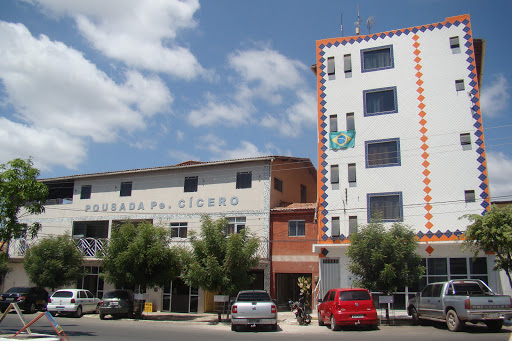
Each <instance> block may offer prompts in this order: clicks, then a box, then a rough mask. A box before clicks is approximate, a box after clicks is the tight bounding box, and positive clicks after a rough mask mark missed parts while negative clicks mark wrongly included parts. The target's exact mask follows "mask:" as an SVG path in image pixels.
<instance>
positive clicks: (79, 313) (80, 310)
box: [75, 305, 84, 317]
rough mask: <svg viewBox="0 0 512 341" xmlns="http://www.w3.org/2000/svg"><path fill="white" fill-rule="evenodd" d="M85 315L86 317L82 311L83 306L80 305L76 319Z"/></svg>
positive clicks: (76, 312)
mask: <svg viewBox="0 0 512 341" xmlns="http://www.w3.org/2000/svg"><path fill="white" fill-rule="evenodd" d="M83 315H84V312H83V311H82V306H81V305H79V306H78V308H76V311H75V317H82V316H83Z"/></svg>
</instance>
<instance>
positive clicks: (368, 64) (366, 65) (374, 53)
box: [361, 45, 394, 72]
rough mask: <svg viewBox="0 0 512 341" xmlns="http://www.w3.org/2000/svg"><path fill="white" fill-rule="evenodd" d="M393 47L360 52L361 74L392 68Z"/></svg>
mask: <svg viewBox="0 0 512 341" xmlns="http://www.w3.org/2000/svg"><path fill="white" fill-rule="evenodd" d="M393 66H394V65H393V46H392V45H388V46H380V47H375V48H371V49H365V50H361V72H368V71H377V70H384V69H391V68H393Z"/></svg>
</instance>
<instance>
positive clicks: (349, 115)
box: [347, 112, 356, 130]
mask: <svg viewBox="0 0 512 341" xmlns="http://www.w3.org/2000/svg"><path fill="white" fill-rule="evenodd" d="M355 129H356V125H355V122H354V113H353V112H349V113H347V130H355Z"/></svg>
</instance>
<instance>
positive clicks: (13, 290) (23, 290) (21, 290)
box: [6, 287, 30, 294]
mask: <svg viewBox="0 0 512 341" xmlns="http://www.w3.org/2000/svg"><path fill="white" fill-rule="evenodd" d="M29 290H30V288H24V287H14V288H10V289H9V290H7V291H6V294H12V293H16V294H26V293H27V292H28V291H29Z"/></svg>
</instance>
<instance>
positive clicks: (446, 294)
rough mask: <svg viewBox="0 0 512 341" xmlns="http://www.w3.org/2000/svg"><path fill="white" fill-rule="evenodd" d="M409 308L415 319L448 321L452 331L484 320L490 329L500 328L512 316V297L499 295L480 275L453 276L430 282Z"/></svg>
mask: <svg viewBox="0 0 512 341" xmlns="http://www.w3.org/2000/svg"><path fill="white" fill-rule="evenodd" d="M407 312H408V314H409V315H410V316H412V319H413V321H414V322H416V323H419V322H420V320H421V319H426V320H433V321H443V322H446V325H447V326H448V329H449V330H450V331H452V332H456V331H460V330H462V328H464V324H465V323H466V322H472V323H477V322H484V323H485V324H486V325H487V328H488V330H490V331H499V330H500V329H501V327H502V326H503V321H504V320H505V319H509V318H511V317H512V299H511V298H510V296H507V295H496V294H495V293H494V292H493V291H492V290H491V289H490V288H489V287H488V286H487V285H486V284H485V283H484V282H482V281H480V280H478V279H464V280H452V281H448V282H439V283H431V284H428V285H427V286H426V287H425V289H423V291H422V292H421V294H419V295H418V296H416V297H414V298H412V299H411V300H410V301H409V306H408V307H407Z"/></svg>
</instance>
